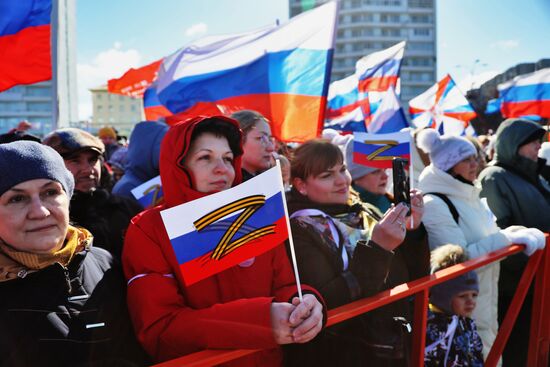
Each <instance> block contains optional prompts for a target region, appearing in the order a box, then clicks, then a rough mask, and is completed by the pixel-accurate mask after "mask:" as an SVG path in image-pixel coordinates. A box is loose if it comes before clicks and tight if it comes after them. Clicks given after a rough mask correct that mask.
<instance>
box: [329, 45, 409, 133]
mask: <svg viewBox="0 0 550 367" xmlns="http://www.w3.org/2000/svg"><path fill="white" fill-rule="evenodd" d="M405 45H406V43H405V42H400V43H398V44H396V45H394V46H392V47H390V48H387V49H385V50H382V51H378V52H374V53H372V54H370V55H367V56H365V57H363V58H361V59H359V60H358V61H357V63H356V66H355V74H353V75H350V76H348V77H346V78H344V79H341V80H337V81H335V82H333V83H331V84H330V87H329V91H328V102H327V113H326V123H325V128H331V129H336V130H343V131H360V132H366V131H369V132H371V131H370V130H369V129H368V124H369V121H370V120H369V119H370V117H371V115H372V114H373V113H375V111H376V109H377V107H378V105H379V104H380V103H381V101H382V100H383V99H384V98H385V97H386V93H385V92H387V91H388V90H389V89H390V88H393V91H394V93H396V94H399V93H398V91H399V71H400V68H401V61H402V60H403V54H404V52H405ZM390 98H391V97H390ZM397 130H399V129H397Z"/></svg>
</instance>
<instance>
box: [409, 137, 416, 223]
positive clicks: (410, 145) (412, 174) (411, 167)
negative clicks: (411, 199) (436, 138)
mask: <svg viewBox="0 0 550 367" xmlns="http://www.w3.org/2000/svg"><path fill="white" fill-rule="evenodd" d="M412 142H413V135H412V129H409V151H410V152H411V154H410V155H409V157H410V158H409V190H412V189H413V188H414V187H413V185H414V168H413V148H414V149H416V146H413V143H412ZM413 227H414V217H413V216H412V203H411V228H413Z"/></svg>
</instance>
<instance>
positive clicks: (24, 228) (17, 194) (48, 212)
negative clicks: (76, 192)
mask: <svg viewBox="0 0 550 367" xmlns="http://www.w3.org/2000/svg"><path fill="white" fill-rule="evenodd" d="M68 226H69V198H68V196H67V194H66V193H65V191H64V190H63V186H61V184H60V183H59V182H56V181H52V180H46V179H37V180H30V181H25V182H22V183H20V184H18V185H15V186H14V187H12V188H11V189H9V190H8V191H6V192H5V193H4V194H2V196H0V238H1V239H2V240H3V241H4V242H5V243H7V244H8V245H10V246H12V247H13V248H15V249H17V250H19V251H26V252H33V253H52V252H55V251H57V250H59V249H60V248H61V247H62V246H63V241H64V240H65V235H66V233H67V228H68Z"/></svg>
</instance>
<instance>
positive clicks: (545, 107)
mask: <svg viewBox="0 0 550 367" xmlns="http://www.w3.org/2000/svg"><path fill="white" fill-rule="evenodd" d="M498 90H499V92H500V98H501V100H502V105H501V112H502V115H503V116H505V117H527V116H538V117H539V118H550V68H546V69H541V70H538V71H535V72H534V73H531V74H526V75H520V76H517V77H515V78H514V79H513V80H512V81H510V82H507V83H503V84H500V85H499V86H498Z"/></svg>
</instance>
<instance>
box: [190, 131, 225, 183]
mask: <svg viewBox="0 0 550 367" xmlns="http://www.w3.org/2000/svg"><path fill="white" fill-rule="evenodd" d="M183 166H184V167H185V168H186V169H187V170H188V171H189V172H190V173H191V176H192V177H193V181H194V182H193V185H194V187H195V189H196V190H197V191H200V192H212V191H222V190H226V189H228V188H230V187H231V185H232V184H233V180H234V179H235V169H234V168H233V152H232V151H231V148H230V147H229V143H228V142H227V139H226V138H225V137H218V136H215V135H214V134H210V133H204V134H201V135H199V136H198V137H197V138H196V139H195V141H194V142H193V143H192V144H191V147H190V149H189V152H188V153H187V155H186V156H185V158H184V161H183Z"/></svg>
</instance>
